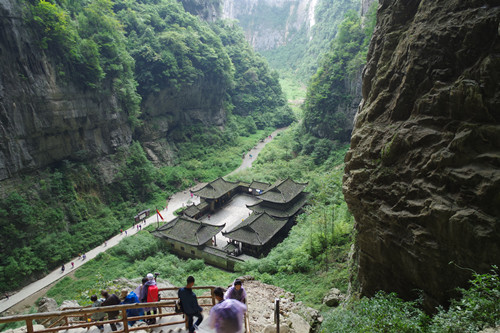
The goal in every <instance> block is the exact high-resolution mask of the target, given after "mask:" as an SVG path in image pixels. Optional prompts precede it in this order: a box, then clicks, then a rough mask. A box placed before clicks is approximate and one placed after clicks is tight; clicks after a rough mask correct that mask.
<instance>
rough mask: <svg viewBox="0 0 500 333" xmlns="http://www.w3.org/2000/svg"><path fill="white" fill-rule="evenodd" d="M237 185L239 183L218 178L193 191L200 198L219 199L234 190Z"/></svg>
mask: <svg viewBox="0 0 500 333" xmlns="http://www.w3.org/2000/svg"><path fill="white" fill-rule="evenodd" d="M237 187H238V183H233V182H228V181H226V180H224V179H222V178H217V179H216V180H214V181H212V182H210V183H208V184H207V185H205V186H203V187H202V188H200V189H199V190H198V191H193V193H195V194H196V195H197V196H199V197H200V198H205V199H217V198H220V197H221V196H223V195H224V194H226V193H227V192H229V191H233V190H234V189H236V188H237Z"/></svg>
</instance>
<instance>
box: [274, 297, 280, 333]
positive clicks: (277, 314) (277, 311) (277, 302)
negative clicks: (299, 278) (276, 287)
mask: <svg viewBox="0 0 500 333" xmlns="http://www.w3.org/2000/svg"><path fill="white" fill-rule="evenodd" d="M274 322H275V323H276V333H280V299H279V298H276V299H275V300H274Z"/></svg>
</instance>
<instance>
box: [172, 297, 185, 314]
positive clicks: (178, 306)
mask: <svg viewBox="0 0 500 333" xmlns="http://www.w3.org/2000/svg"><path fill="white" fill-rule="evenodd" d="M174 311H175V313H181V312H184V309H183V308H182V303H181V300H180V299H177V300H176V301H175V306H174Z"/></svg>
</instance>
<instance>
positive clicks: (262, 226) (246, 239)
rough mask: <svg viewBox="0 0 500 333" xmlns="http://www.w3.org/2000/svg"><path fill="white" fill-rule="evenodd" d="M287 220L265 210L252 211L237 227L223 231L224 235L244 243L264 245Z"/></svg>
mask: <svg viewBox="0 0 500 333" xmlns="http://www.w3.org/2000/svg"><path fill="white" fill-rule="evenodd" d="M287 221H288V219H280V218H275V217H272V216H270V215H269V214H267V213H265V212H264V213H259V214H256V213H252V214H251V215H250V216H249V217H248V218H246V219H245V220H244V221H243V222H242V223H240V224H239V225H238V226H237V227H236V228H234V229H232V230H230V231H228V232H222V235H224V236H225V237H227V238H230V239H233V240H236V241H239V242H242V243H246V244H250V245H257V246H262V245H264V244H266V243H267V242H268V241H269V240H271V239H272V238H273V237H274V235H275V234H276V233H277V232H278V231H280V230H281V229H282V228H283V227H284V226H285V224H286V223H287Z"/></svg>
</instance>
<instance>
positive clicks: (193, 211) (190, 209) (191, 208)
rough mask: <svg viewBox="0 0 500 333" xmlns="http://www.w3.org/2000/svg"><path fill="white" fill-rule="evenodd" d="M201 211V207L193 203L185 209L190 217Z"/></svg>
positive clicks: (185, 212)
mask: <svg viewBox="0 0 500 333" xmlns="http://www.w3.org/2000/svg"><path fill="white" fill-rule="evenodd" d="M199 212H200V209H199V208H198V205H195V204H192V205H191V206H188V208H186V209H184V212H183V213H184V214H186V215H187V216H189V217H193V216H195V215H196V214H198V213H199Z"/></svg>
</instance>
